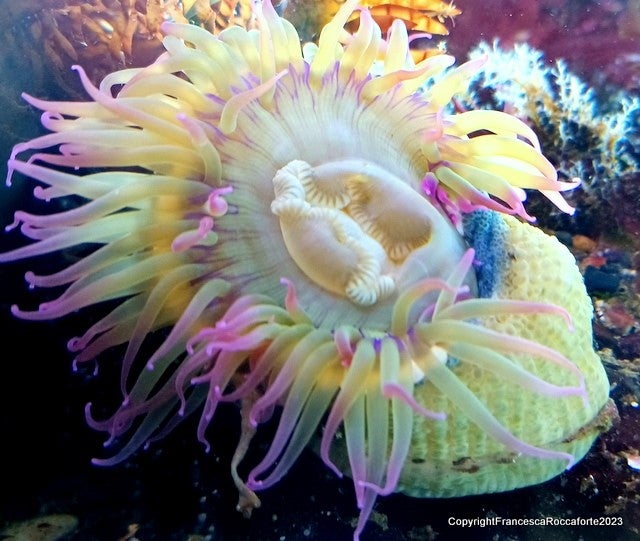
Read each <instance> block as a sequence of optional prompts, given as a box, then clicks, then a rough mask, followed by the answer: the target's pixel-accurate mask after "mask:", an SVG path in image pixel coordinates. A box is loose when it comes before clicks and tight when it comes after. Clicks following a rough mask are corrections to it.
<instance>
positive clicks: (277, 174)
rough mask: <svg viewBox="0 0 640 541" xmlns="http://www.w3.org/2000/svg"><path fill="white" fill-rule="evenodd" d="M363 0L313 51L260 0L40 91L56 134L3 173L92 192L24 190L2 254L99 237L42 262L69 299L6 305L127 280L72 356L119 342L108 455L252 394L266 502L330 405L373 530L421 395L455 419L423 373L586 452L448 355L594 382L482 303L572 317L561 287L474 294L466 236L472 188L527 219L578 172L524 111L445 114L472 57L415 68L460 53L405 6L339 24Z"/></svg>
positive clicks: (504, 433) (512, 443)
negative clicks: (416, 45) (538, 295)
mask: <svg viewBox="0 0 640 541" xmlns="http://www.w3.org/2000/svg"><path fill="white" fill-rule="evenodd" d="M356 5H357V2H356V1H355V0H348V1H347V2H345V3H344V4H343V6H342V7H341V8H340V10H339V11H338V13H337V15H336V16H335V18H334V19H333V20H332V21H331V22H330V23H329V24H328V25H327V26H326V27H325V28H324V29H323V31H322V34H321V36H320V40H319V43H318V45H317V47H315V48H313V47H311V49H313V50H312V51H311V53H310V54H309V55H307V56H303V54H302V51H301V48H300V43H299V38H298V35H297V33H296V31H295V29H294V28H293V27H292V26H291V24H290V23H288V22H287V21H286V20H284V19H281V18H280V17H278V16H277V14H276V13H275V11H274V10H273V7H272V6H271V3H270V2H269V1H265V2H263V8H262V11H261V13H260V14H259V16H258V25H259V28H258V30H252V31H246V30H244V29H241V28H237V27H234V28H229V29H226V30H224V31H223V32H221V33H220V35H219V36H217V37H213V36H211V35H210V34H208V33H207V32H204V31H203V30H201V29H199V28H196V27H193V26H182V25H175V24H170V23H165V24H164V25H163V31H164V32H165V39H164V46H165V48H166V52H165V53H164V54H163V55H162V56H161V57H160V58H158V60H157V61H156V62H154V63H153V64H152V65H150V66H149V67H147V68H143V69H130V70H123V71H120V72H116V73H114V74H111V75H109V76H107V77H106V78H105V79H104V80H103V82H102V83H101V84H100V86H99V87H98V88H96V87H95V86H93V85H92V84H91V83H90V81H89V80H88V79H87V77H86V75H85V73H84V72H83V70H82V69H81V68H77V70H78V72H79V74H80V77H81V80H82V83H83V85H84V87H85V89H86V91H87V93H88V94H89V96H90V98H91V100H90V101H88V102H84V103H72V102H45V101H42V100H38V99H36V98H32V97H29V96H27V97H26V99H27V101H28V102H29V103H30V104H32V105H34V106H35V107H37V108H39V109H41V110H42V111H43V115H42V123H43V125H44V126H45V127H46V128H47V129H48V130H49V131H50V132H51V133H50V134H47V135H43V136H41V137H38V138H36V139H34V140H32V141H29V142H27V143H23V144H19V145H17V146H16V147H15V148H14V151H13V153H12V156H11V159H10V160H9V175H8V179H9V180H11V177H12V175H13V174H14V173H16V172H17V173H21V174H23V175H25V176H28V177H31V178H32V179H34V180H35V181H37V182H39V183H41V184H42V186H39V187H38V188H36V190H35V191H34V195H35V196H36V197H38V198H41V199H44V200H49V199H55V198H65V197H67V196H80V197H81V198H83V201H84V202H83V204H81V205H80V206H78V207H76V208H72V209H68V210H63V211H61V212H58V213H53V214H49V215H44V216H40V215H34V214H30V213H26V212H23V211H18V212H16V214H15V221H14V224H12V225H11V226H9V228H13V227H17V226H20V229H21V231H22V233H23V234H24V235H25V236H26V237H28V238H30V239H32V240H34V241H35V242H33V243H31V244H28V245H26V246H24V247H22V248H18V249H16V250H14V251H12V252H8V253H5V254H0V261H12V260H15V259H19V258H26V257H33V256H38V255H42V254H47V253H53V252H57V251H60V250H64V249H66V248H69V247H72V246H76V245H82V244H84V243H91V244H93V245H96V246H98V247H97V248H96V249H95V251H93V252H92V253H90V254H89V255H88V256H86V257H84V258H83V259H81V260H79V261H77V262H75V263H73V264H71V265H69V266H68V267H66V268H63V269H62V270H60V271H58V272H55V273H53V274H50V275H47V276H42V275H37V274H35V273H29V274H28V275H27V280H28V282H29V284H30V285H31V286H34V287H45V288H48V287H51V288H53V287H58V286H66V289H65V291H64V292H63V293H62V294H61V295H60V296H59V297H58V298H56V299H54V300H53V301H50V302H47V303H43V304H41V305H40V307H39V309H38V310H34V311H26V310H23V309H20V308H18V307H13V308H12V310H13V312H14V314H15V315H17V316H19V317H23V318H25V319H34V320H48V319H54V318H57V317H62V316H65V315H67V314H69V313H71V312H74V311H76V310H79V309H82V308H85V307H88V306H91V305H94V304H97V303H100V302H102V301H107V300H117V301H119V304H118V305H117V307H116V308H115V309H113V311H112V312H110V313H109V314H108V315H106V316H105V317H103V318H102V319H100V320H99V321H97V322H96V323H95V324H93V325H92V326H91V327H90V328H89V329H87V330H86V332H85V333H84V334H83V335H81V336H78V337H75V338H73V339H71V340H70V341H69V349H70V350H71V351H73V352H74V353H75V354H76V359H75V362H77V363H78V362H85V361H89V360H92V359H95V358H96V357H98V356H99V355H100V354H101V353H102V352H104V351H105V350H107V349H109V348H112V347H114V346H119V345H123V347H126V350H125V352H124V355H123V361H122V376H121V391H122V397H123V400H122V404H121V406H120V407H119V408H118V410H117V411H116V412H115V413H114V414H113V415H112V416H111V417H110V418H108V419H106V420H96V419H94V418H93V417H92V415H91V410H90V406H88V408H87V418H88V421H89V423H90V424H91V425H92V426H93V427H94V428H96V429H98V430H103V431H105V432H107V433H108V434H109V439H108V441H107V445H112V444H113V445H116V444H119V443H120V441H121V440H122V439H124V440H126V442H125V443H124V444H123V445H122V446H121V447H120V449H119V451H116V452H115V454H114V456H112V457H111V458H109V459H105V460H97V461H96V463H98V464H105V465H107V464H113V463H115V462H118V461H120V460H123V459H125V458H126V457H127V456H129V455H130V454H132V453H133V452H134V451H135V450H136V449H138V448H140V447H142V446H144V445H146V444H147V443H148V442H149V441H153V440H155V439H157V438H158V437H161V436H162V435H164V434H165V433H166V432H168V431H169V430H170V429H171V428H173V427H174V426H175V425H176V424H177V423H179V422H180V421H181V420H182V419H183V418H184V417H186V416H188V415H190V414H192V413H193V412H195V411H198V410H199V409H201V410H202V414H201V418H200V424H199V427H198V437H199V439H200V440H201V441H203V442H206V429H207V426H208V424H209V421H210V420H211V418H212V416H213V415H214V413H215V411H216V408H217V406H218V404H219V403H220V402H224V401H228V402H231V401H234V402H235V401H240V402H242V403H243V420H244V427H245V429H246V430H243V435H242V437H241V441H240V444H239V446H238V451H237V454H236V456H235V457H234V460H233V462H232V475H233V476H234V479H235V481H236V484H237V486H238V489H239V491H240V493H241V495H242V497H243V498H244V500H243V502H244V503H242V505H246V506H248V507H251V505H256V498H255V495H254V494H253V492H252V490H254V489H255V490H257V489H259V488H266V487H267V486H270V485H271V484H273V483H275V482H277V480H278V479H279V478H281V477H282V475H284V474H285V473H286V471H287V469H288V468H289V467H290V465H291V464H292V462H293V461H294V460H295V459H296V457H297V456H298V455H299V453H300V452H301V451H302V449H303V448H304V446H305V445H306V444H307V443H308V441H309V440H310V438H311V437H312V435H313V433H314V432H315V431H316V430H317V429H318V427H319V426H320V424H321V423H323V422H324V427H325V428H324V435H323V439H322V445H321V455H322V457H323V459H324V460H325V462H326V463H327V465H329V467H331V468H332V469H334V471H336V473H340V472H338V470H337V468H336V467H335V466H334V465H333V463H332V461H331V457H330V451H331V446H332V442H333V438H334V436H335V434H336V432H337V430H338V428H339V427H340V425H343V426H344V432H345V436H346V441H347V447H348V449H349V457H350V465H349V467H350V469H351V474H352V477H353V478H354V482H355V490H356V496H357V500H358V505H359V507H360V509H361V516H360V520H359V524H358V528H357V530H356V536H357V535H358V533H359V532H360V531H361V530H362V528H363V527H364V523H365V522H366V519H367V516H368V514H369V513H370V511H371V509H372V506H373V503H374V501H375V498H376V497H377V495H379V494H388V493H389V492H391V491H393V490H394V489H395V487H396V486H397V483H398V478H399V475H400V472H401V470H402V464H403V462H404V459H405V458H406V455H407V449H408V445H409V443H410V440H411V434H412V427H413V417H414V415H422V416H426V417H429V418H433V419H434V422H437V421H438V420H442V419H443V414H442V412H437V411H429V410H427V409H426V408H425V407H424V406H423V405H421V404H420V403H418V401H416V400H415V398H414V397H413V390H414V387H415V386H416V385H417V384H420V382H421V381H423V380H424V379H425V378H426V379H428V380H429V381H430V382H432V383H433V384H434V385H435V386H436V387H437V388H438V389H439V390H440V392H442V393H443V394H445V395H447V396H453V395H455V396H460V397H461V398H460V400H459V403H460V405H461V406H460V407H461V408H462V409H463V411H464V412H465V413H466V414H467V415H469V417H470V418H471V419H473V421H474V422H475V423H477V424H478V425H479V426H480V427H481V428H482V429H483V430H485V431H486V432H487V433H489V434H490V435H491V436H492V437H493V438H495V439H496V440H497V441H499V442H500V443H501V444H503V445H505V446H506V447H508V448H509V449H513V450H515V451H516V452H519V453H524V454H529V455H530V456H535V457H539V458H547V459H551V460H561V461H565V462H570V461H571V457H570V456H569V455H567V454H563V453H557V452H554V451H549V450H546V449H543V448H539V447H536V446H535V445H532V444H529V443H527V442H524V441H522V440H520V439H518V438H517V437H515V436H514V435H512V434H510V433H509V431H508V430H507V429H506V428H505V427H504V426H502V425H501V424H500V423H499V422H498V421H497V420H496V418H495V417H494V416H493V414H492V413H491V412H490V411H489V410H488V409H487V408H486V407H483V405H482V404H481V403H479V400H478V399H477V398H476V397H475V395H474V394H473V392H471V391H470V390H469V389H468V388H467V387H466V386H465V385H464V384H463V383H461V382H460V380H459V379H458V378H457V377H456V374H455V371H454V370H452V366H451V364H452V363H451V362H449V357H451V356H454V357H456V358H457V359H459V360H461V362H468V363H474V362H475V363H477V364H479V365H481V368H482V369H484V370H488V371H494V372H504V373H505V374H506V377H507V378H509V379H510V381H512V382H513V383H516V384H518V385H520V386H522V387H526V388H527V389H530V390H532V391H533V392H536V393H539V394H547V395H552V396H558V397H564V396H570V397H573V396H577V397H580V398H582V399H583V400H586V391H585V385H584V378H583V377H582V375H581V373H580V372H579V370H577V369H576V368H575V365H573V363H571V362H570V361H569V360H567V359H566V358H565V357H563V356H562V355H560V354H558V353H557V352H554V351H552V350H549V349H548V348H545V347H543V346H541V345H539V344H537V343H535V342H531V341H527V340H522V339H518V338H517V337H508V336H506V335H501V334H500V333H497V334H496V333H494V334H491V333H489V332H484V331H483V330H482V328H481V326H480V325H478V324H476V323H475V322H474V319H475V318H478V317H481V316H486V315H495V314H513V313H515V314H522V313H525V314H531V313H545V314H550V315H553V316H557V317H562V318H565V319H567V316H566V313H565V312H564V311H563V310H562V309H560V308H558V307H552V306H549V305H539V304H536V303H518V302H517V301H497V300H492V301H488V300H486V299H484V300H483V299H477V298H476V297H477V291H476V286H475V275H474V272H473V271H472V270H471V264H472V260H473V252H472V251H468V250H467V247H466V245H465V242H464V240H463V237H462V235H461V234H460V231H459V229H460V224H459V222H458V219H459V216H460V214H461V212H463V211H465V210H470V209H473V208H477V207H480V208H484V209H487V208H488V209H494V210H499V211H502V212H506V213H509V214H516V215H519V216H521V217H523V218H530V217H529V216H528V215H527V214H526V212H525V211H524V207H523V203H522V202H523V200H524V198H525V195H524V188H536V189H539V190H541V191H543V193H545V194H546V195H548V196H549V197H550V198H551V199H552V200H553V201H554V202H556V203H558V204H559V205H563V203H561V202H560V201H562V200H561V198H559V196H558V194H557V192H558V191H562V190H564V189H568V188H569V187H572V186H573V185H572V184H571V183H561V182H558V181H557V178H556V176H555V171H554V170H553V168H552V167H551V166H550V164H549V163H548V162H547V161H546V160H545V159H544V157H543V156H542V155H541V154H540V152H539V145H538V142H537V139H536V137H535V135H534V134H533V133H532V132H531V130H530V129H528V128H527V127H526V126H525V125H524V124H522V123H521V122H519V121H516V120H515V119H512V118H511V117H509V116H508V115H505V114H503V113H498V112H468V113H462V114H458V115H447V114H446V113H445V106H446V105H447V103H448V102H449V101H450V99H451V96H452V95H453V94H454V93H455V91H456V89H457V88H458V87H459V86H460V84H462V83H463V82H464V81H465V80H466V78H467V77H468V75H469V74H470V73H471V72H472V71H473V70H474V69H477V68H478V67H479V66H478V63H468V64H465V65H463V66H461V67H460V68H458V69H456V70H453V71H451V72H449V73H448V74H446V75H443V76H442V77H441V78H440V79H439V80H438V81H437V82H436V83H435V84H434V85H433V86H431V87H430V89H429V90H426V89H424V88H421V87H422V86H423V85H424V84H425V82H426V81H428V80H429V79H430V78H432V77H433V76H434V75H435V74H438V73H440V72H441V71H442V70H443V69H444V68H446V67H448V66H449V64H451V62H452V59H451V58H450V57H447V56H444V55H441V56H436V57H433V58H430V59H427V60H425V61H423V62H420V63H418V64H415V63H414V62H413V60H412V58H411V55H410V54H409V50H408V38H407V34H406V29H405V28H404V26H403V25H402V24H400V25H397V24H395V23H394V24H393V25H392V26H391V31H390V34H389V36H388V37H387V39H385V40H383V39H382V36H381V31H380V28H379V27H378V26H377V24H376V23H375V22H374V21H373V19H372V18H371V16H370V14H369V12H368V11H367V10H362V11H360V24H359V27H358V30H357V32H356V33H355V34H354V35H353V36H345V33H344V25H345V24H346V22H347V20H348V19H349V18H350V16H351V14H352V12H353V11H354V10H355V8H356ZM376 63H378V64H380V65H381V74H380V75H379V76H375V77H374V76H373V75H371V71H372V68H373V66H374V64H376ZM378 64H376V65H378ZM418 90H419V91H418ZM485 129H486V131H487V132H488V134H487V135H482V136H478V137H470V134H473V133H476V132H479V131H481V130H485ZM52 148H53V149H55V150H53V151H47V149H52ZM23 154H28V155H29V157H28V158H27V159H23V158H22V155H23ZM96 169H97V170H98V171H97V172H96ZM81 173H84V174H81ZM512 178H515V179H517V180H516V181H515V182H516V185H512V184H511V183H510V181H509V180H510V179H512ZM559 202H560V203H559ZM159 329H167V332H166V335H165V336H163V338H162V341H161V343H160V345H159V346H158V347H157V348H156V349H154V350H153V353H152V354H151V355H150V357H149V358H144V355H143V354H142V351H143V343H144V342H145V340H146V339H147V337H148V336H149V335H151V334H153V333H154V331H156V330H159ZM472 350H473V353H474V354H472ZM494 350H497V351H498V353H495V352H494ZM510 352H516V353H526V354H529V355H533V356H537V357H539V358H540V359H542V361H541V362H549V363H555V364H556V365H558V367H559V370H560V371H562V372H563V373H564V374H565V376H566V377H565V378H564V379H563V382H562V383H559V384H555V383H550V382H546V381H544V380H542V379H541V378H538V377H537V376H536V375H535V374H534V373H531V372H529V371H527V370H526V369H525V368H523V367H522V366H519V365H518V364H517V362H515V361H513V360H512V359H511V358H509V355H508V354H509V353H510ZM276 408H281V410H282V411H281V415H280V420H279V422H278V429H277V434H276V436H275V439H274V442H273V445H272V446H271V448H270V450H269V451H268V452H267V454H266V456H265V457H264V459H263V460H262V462H261V463H260V464H258V465H257V466H256V467H255V468H254V470H253V471H252V472H251V474H250V475H249V479H248V481H247V482H246V483H245V482H244V481H242V480H241V479H240V478H239V476H238V474H237V472H236V466H237V464H238V463H239V461H240V460H241V459H242V457H243V456H244V451H245V450H246V446H247V445H248V442H249V440H250V439H251V435H252V433H253V431H254V430H255V428H256V427H257V426H258V425H259V424H260V423H262V422H263V421H264V420H266V419H267V418H269V417H270V416H271V414H272V413H273V411H274V410H275V409H276ZM116 446H117V445H116Z"/></svg>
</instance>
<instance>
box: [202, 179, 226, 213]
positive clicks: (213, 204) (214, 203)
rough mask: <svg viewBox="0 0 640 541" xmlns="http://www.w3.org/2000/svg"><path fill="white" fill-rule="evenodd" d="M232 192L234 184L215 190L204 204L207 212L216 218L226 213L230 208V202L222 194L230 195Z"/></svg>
mask: <svg viewBox="0 0 640 541" xmlns="http://www.w3.org/2000/svg"><path fill="white" fill-rule="evenodd" d="M231 192H233V186H226V187H224V188H216V189H215V190H213V191H212V192H211V194H210V195H209V197H208V198H207V202H206V203H205V205H204V210H205V212H206V213H207V214H210V215H211V216H214V217H216V218H217V217H220V216H223V215H225V214H226V213H227V211H228V210H229V203H227V200H226V199H225V198H224V197H222V196H223V195H228V194H230V193H231Z"/></svg>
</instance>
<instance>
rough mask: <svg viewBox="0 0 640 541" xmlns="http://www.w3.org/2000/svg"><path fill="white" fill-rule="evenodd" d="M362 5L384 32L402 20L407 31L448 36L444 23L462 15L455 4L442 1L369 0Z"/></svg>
mask: <svg viewBox="0 0 640 541" xmlns="http://www.w3.org/2000/svg"><path fill="white" fill-rule="evenodd" d="M361 5H362V6H363V7H366V8H369V10H370V11H371V15H372V16H373V18H374V19H375V20H376V22H377V23H378V25H379V26H380V28H381V29H382V31H383V32H386V31H387V30H388V29H389V27H390V26H391V23H392V22H393V21H394V20H395V19H400V20H401V21H402V22H403V23H404V24H405V25H406V27H407V29H408V30H411V31H413V32H427V33H429V34H438V35H441V36H446V35H447V34H448V33H449V30H448V29H447V27H446V26H445V25H444V21H445V20H446V19H447V18H450V19H453V17H455V16H457V15H460V13H462V12H461V11H460V10H459V9H458V8H457V7H456V6H455V5H454V4H453V2H449V3H447V2H443V1H442V0H395V1H394V2H379V1H375V0H369V1H363V2H361ZM355 17H356V16H355V15H354V18H355Z"/></svg>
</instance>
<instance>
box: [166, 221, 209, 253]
mask: <svg viewBox="0 0 640 541" xmlns="http://www.w3.org/2000/svg"><path fill="white" fill-rule="evenodd" d="M212 230H213V218H211V217H210V216H205V217H204V218H201V219H200V222H199V223H198V229H196V230H192V231H185V232H184V233H180V234H179V235H178V236H177V237H176V238H175V239H173V242H172V243H171V251H172V252H174V253H180V252H184V251H186V250H188V249H190V248H193V247H194V246H196V245H197V244H200V242H202V241H203V240H204V239H205V238H206V237H207V235H208V234H209V233H210V232H211V231H212Z"/></svg>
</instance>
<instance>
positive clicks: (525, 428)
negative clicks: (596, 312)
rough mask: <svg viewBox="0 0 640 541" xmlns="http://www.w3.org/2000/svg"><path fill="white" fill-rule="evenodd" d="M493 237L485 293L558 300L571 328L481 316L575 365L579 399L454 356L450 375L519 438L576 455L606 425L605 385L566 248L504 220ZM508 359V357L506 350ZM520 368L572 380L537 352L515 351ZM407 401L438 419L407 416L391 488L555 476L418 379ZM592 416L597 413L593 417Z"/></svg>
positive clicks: (438, 488)
mask: <svg viewBox="0 0 640 541" xmlns="http://www.w3.org/2000/svg"><path fill="white" fill-rule="evenodd" d="M504 223H505V227H504V228H503V230H502V233H503V234H502V237H503V238H502V239H500V238H496V239H495V242H504V243H505V246H506V252H507V257H506V258H505V259H506V261H504V262H503V267H502V269H501V276H500V280H499V281H498V285H497V289H496V291H495V294H494V296H495V297H497V298H503V299H518V300H531V301H536V302H547V303H553V304H557V305H560V306H562V307H563V308H565V309H566V310H567V311H568V312H569V314H570V315H571V317H572V319H573V323H574V326H575V329H574V331H573V332H571V331H570V330H569V329H568V328H567V326H566V325H565V323H564V322H563V321H562V319H561V318H560V317H557V316H551V315H548V314H536V315H526V316H508V317H501V318H487V319H486V320H485V321H483V322H482V323H483V324H484V325H485V326H486V327H488V328H491V329H495V330H497V331H499V332H504V333H508V334H511V335H515V336H520V337H523V338H526V339H529V340H534V341H536V342H539V343H542V344H545V345H547V346H549V347H551V348H553V349H555V350H557V351H559V352H561V353H562V354H563V355H565V356H566V357H567V358H569V359H570V360H571V361H573V362H574V363H575V364H576V365H577V366H578V368H579V369H580V370H581V371H582V373H583V374H584V377H585V381H586V384H587V391H588V396H589V405H588V407H587V408H585V406H584V403H583V401H582V399H581V398H580V397H577V396H570V397H561V398H556V397H551V396H542V395H540V394H536V393H535V392H532V391H528V390H526V389H523V388H522V387H519V386H517V385H514V384H511V383H509V382H506V381H501V379H500V377H498V376H496V375H493V374H491V373H489V372H488V371H483V370H480V369H479V368H477V367H474V366H470V365H468V364H464V363H461V364H459V365H457V366H455V367H454V368H453V370H454V371H455V373H456V375H457V376H458V377H459V378H460V379H461V380H462V381H463V382H464V383H465V384H466V385H467V386H468V387H469V388H470V389H471V390H472V391H473V392H474V393H475V395H476V396H477V397H478V398H479V399H480V400H481V401H482V402H483V403H484V404H485V405H486V407H487V408H488V409H489V411H491V412H492V414H493V415H494V416H495V417H496V418H497V419H498V420H499V421H500V422H501V423H502V424H503V425H504V426H505V427H506V428H507V429H508V430H509V431H510V432H511V433H512V434H514V435H515V436H517V437H518V438H520V439H521V440H523V441H525V442H527V443H530V444H533V445H536V446H538V447H544V448H548V449H554V450H558V451H564V452H568V453H571V454H573V455H574V456H575V458H576V461H577V460H579V459H581V458H582V457H583V456H584V455H585V454H586V452H587V451H588V450H589V448H590V446H591V445H592V443H593V441H594V440H595V438H596V437H597V436H598V434H599V433H600V432H601V431H602V430H604V429H605V428H606V425H607V421H608V418H609V417H608V416H607V414H606V413H601V411H602V412H605V411H606V408H605V405H606V404H607V401H608V394H609V383H608V380H607V376H606V374H605V371H604V368H603V366H602V363H601V361H600V359H599V357H598V355H597V354H596V353H595V351H594V350H593V342H592V328H591V320H592V313H593V310H592V305H591V301H590V299H589V297H588V295H587V293H586V290H585V287H584V284H583V281H582V277H581V275H580V272H579V271H578V268H577V266H576V264H575V260H574V258H573V256H572V255H571V253H570V252H569V251H568V250H567V249H566V248H565V247H564V246H563V245H562V244H560V243H559V242H558V240H557V239H556V238H554V237H550V236H548V235H546V234H545V233H543V232H542V231H540V230H539V229H537V228H534V227H532V226H530V225H528V224H524V223H521V222H519V221H518V220H516V219H514V218H511V217H504ZM511 358H513V356H511ZM521 361H522V363H523V366H524V367H525V368H526V369H527V370H529V371H531V372H533V373H534V374H536V375H537V376H539V377H541V378H543V379H545V380H546V381H549V382H551V383H555V384H558V385H576V378H575V376H574V375H572V374H569V373H568V372H567V370H565V369H563V368H560V367H558V365H556V364H553V363H551V362H549V361H546V360H542V359H533V358H527V357H525V356H522V357H521ZM415 393H416V398H417V400H418V401H419V402H421V403H422V404H423V405H425V406H426V407H427V408H429V409H431V410H433V411H444V412H446V413H447V419H446V420H445V421H434V420H431V419H425V418H423V417H419V416H416V417H415V419H414V430H413V441H412V447H411V450H410V452H409V456H408V458H407V462H406V464H405V468H404V470H403V474H402V478H401V480H400V484H399V486H398V490H399V491H401V492H404V493H406V494H410V495H412V496H418V497H451V496H464V495H469V494H482V493H489V492H500V491H505V490H511V489H514V488H518V487H523V486H528V485H533V484H537V483H541V482H543V481H546V480H547V479H550V478H552V477H554V476H556V475H558V474H560V473H561V472H562V471H563V470H564V469H565V467H566V463H565V462H564V461H561V460H545V459H539V458H533V457H529V456H523V455H516V454H514V453H513V452H511V451H510V450H509V449H506V448H505V447H504V446H503V445H502V444H500V443H498V442H497V441H495V440H494V439H492V438H491V436H489V435H488V434H486V433H485V432H483V431H481V430H480V429H479V428H478V427H477V426H476V425H475V424H473V423H472V422H471V421H470V420H469V419H468V418H467V417H466V416H465V415H464V414H463V413H462V412H461V411H460V410H459V409H458V408H457V407H456V404H455V402H454V401H453V400H450V399H448V398H446V397H444V396H443V395H442V394H441V393H440V392H439V391H438V390H437V389H436V388H435V387H433V385H431V384H429V383H428V382H426V383H424V384H422V385H420V386H418V387H416V389H415ZM599 413H601V414H600V415H599Z"/></svg>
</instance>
